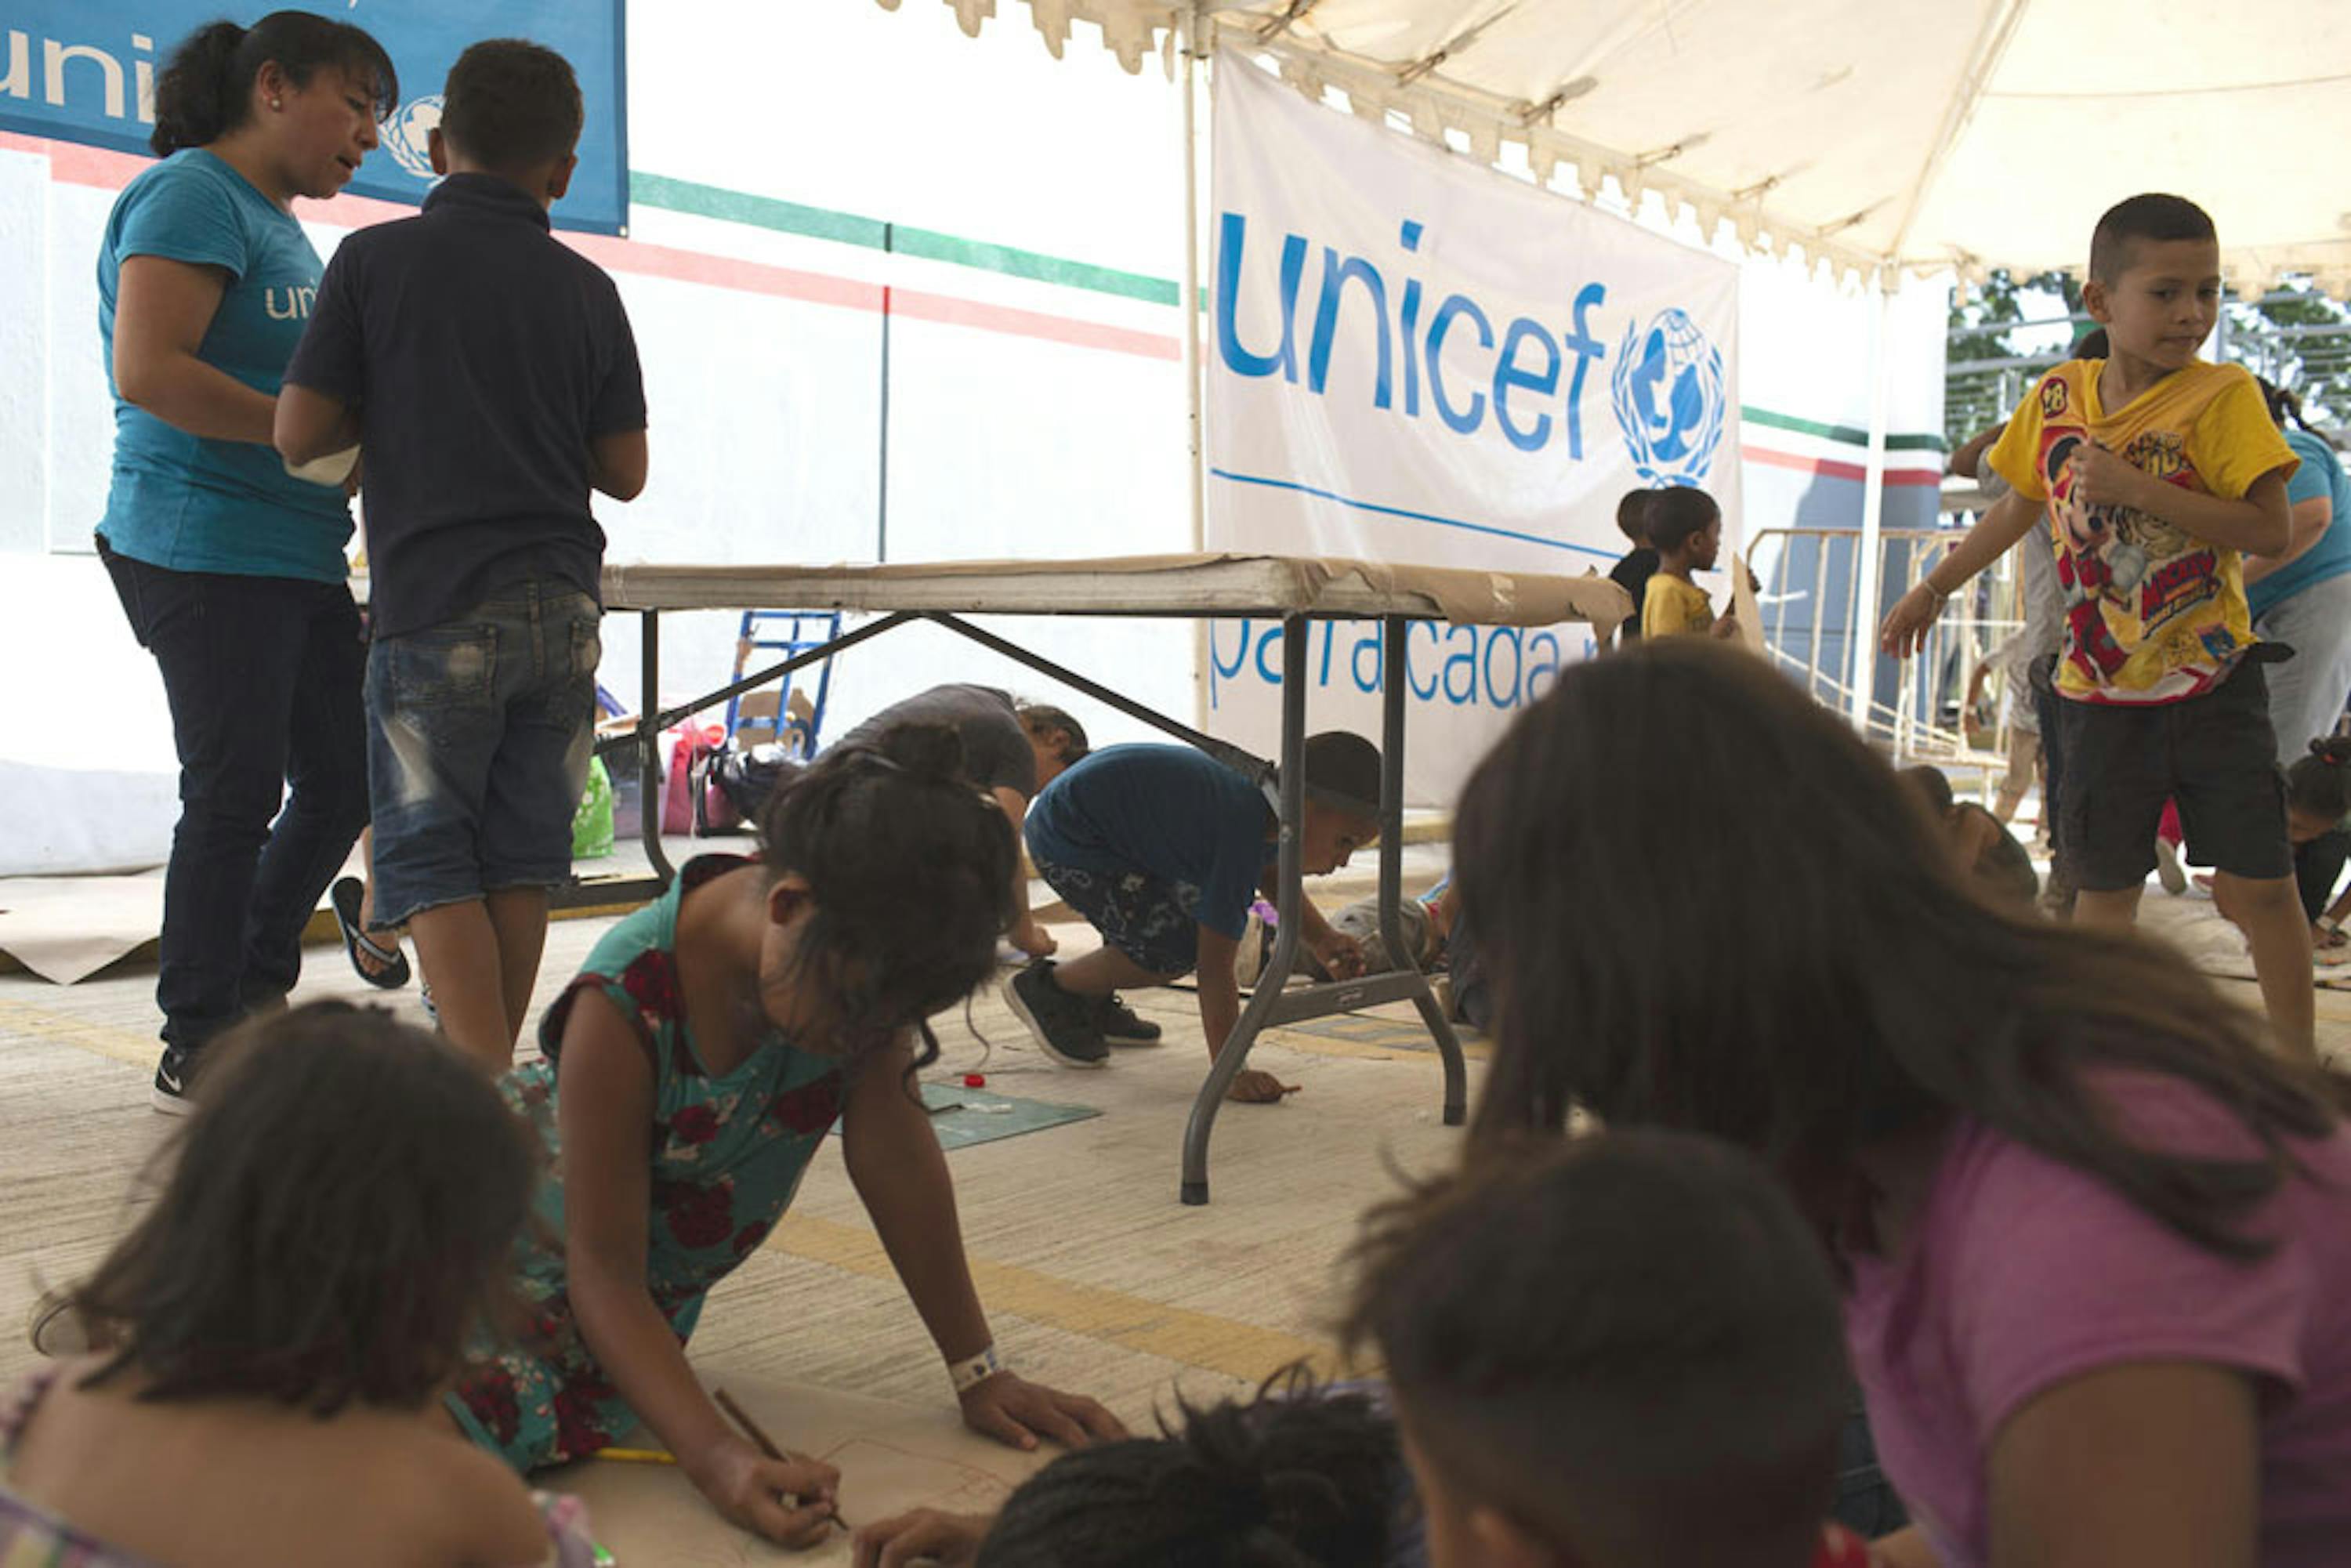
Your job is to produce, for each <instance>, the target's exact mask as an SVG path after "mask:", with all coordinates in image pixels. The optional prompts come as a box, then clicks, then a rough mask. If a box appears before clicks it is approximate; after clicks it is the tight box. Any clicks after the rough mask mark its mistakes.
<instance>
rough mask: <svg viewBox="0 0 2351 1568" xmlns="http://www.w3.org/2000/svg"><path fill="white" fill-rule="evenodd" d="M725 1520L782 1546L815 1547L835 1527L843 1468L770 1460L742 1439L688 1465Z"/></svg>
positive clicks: (814, 1462) (697, 1484) (689, 1472)
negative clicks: (834, 1506)
mask: <svg viewBox="0 0 2351 1568" xmlns="http://www.w3.org/2000/svg"><path fill="white" fill-rule="evenodd" d="M686 1473H687V1475H688V1476H689V1477H690V1478H691V1479H693V1481H694V1484H695V1487H696V1488H698V1489H699V1490H701V1492H702V1495H703V1496H704V1497H706V1498H708V1499H709V1500H710V1506H711V1507H713V1508H715V1509H716V1510H717V1511H719V1513H720V1515H721V1516H723V1517H724V1518H725V1519H726V1522H728V1523H729V1524H732V1525H734V1526H735V1527H736V1528H737V1529H738V1530H747V1531H750V1532H751V1533H752V1534H754V1535H759V1536H764V1537H766V1538H767V1539H768V1540H769V1541H772V1542H776V1543H777V1544H778V1545H780V1546H814V1545H816V1544H818V1543H819V1542H821V1541H823V1540H824V1539H825V1538H826V1537H827V1536H828V1535H830V1534H831V1531H832V1522H833V1521H832V1500H833V1495H834V1493H835V1491H836V1490H838V1489H839V1487H840V1485H841V1472H840V1471H839V1470H837V1469H833V1467H831V1465H828V1464H825V1463H823V1462H821V1461H820V1460H817V1459H771V1458H768V1457H767V1456H766V1455H765V1454H762V1453H761V1452H759V1450H758V1449H757V1448H753V1447H752V1446H751V1445H750V1444H748V1443H747V1442H744V1441H742V1440H741V1439H739V1438H737V1439H734V1440H731V1441H729V1442H727V1443H726V1444H724V1445H722V1446H720V1447H719V1448H714V1449H712V1450H711V1451H710V1453H709V1454H708V1455H706V1456H705V1457H704V1458H701V1459H699V1460H697V1461H696V1462H695V1463H694V1464H691V1465H689V1466H688V1467H686Z"/></svg>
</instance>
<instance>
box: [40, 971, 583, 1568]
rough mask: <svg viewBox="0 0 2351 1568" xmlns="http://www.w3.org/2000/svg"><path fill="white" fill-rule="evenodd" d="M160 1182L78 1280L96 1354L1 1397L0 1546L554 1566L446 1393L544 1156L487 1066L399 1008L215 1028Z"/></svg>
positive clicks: (330, 1008)
mask: <svg viewBox="0 0 2351 1568" xmlns="http://www.w3.org/2000/svg"><path fill="white" fill-rule="evenodd" d="M216 1049H217V1050H218V1051H219V1052H220V1056H219V1057H218V1058H217V1059H216V1060H215V1061H214V1065H213V1066H212V1067H210V1068H209V1069H207V1071H208V1073H209V1074H210V1076H208V1077H207V1079H206V1092H205V1095H204V1100H203V1101H202V1103H200V1104H199V1106H198V1108H197V1110H196V1112H195V1114H194V1115H193V1117H192V1118H191V1119H190V1120H189V1121H188V1122H187V1123H186V1124H185V1126H186V1132H185V1134H184V1136H183V1138H182V1139H181V1140H179V1142H178V1143H177V1144H176V1145H173V1151H172V1152H174V1153H175V1154H176V1158H177V1163H176V1165H175V1166H174V1167H173V1169H172V1177H171V1180H170V1182H169V1183H168V1184H167V1185H166V1186H165V1187H164V1189H163V1192H162V1197H160V1198H159V1199H158V1200H157V1202H156V1203H155V1205H154V1207H152V1208H150V1209H149V1210H148V1211H147V1213H146V1215H145V1217H144V1218H142V1219H141V1221H140V1222H139V1224H138V1226H137V1227H136V1228H134V1229H133V1230H132V1231H131V1234H130V1235H129V1236H128V1237H126V1238H125V1239H123V1240H122V1241H121V1242H120V1244H119V1245H118V1246H116V1248H115V1249H114V1250H113V1251H112V1252H111V1253H110V1254H109V1255H108V1256H107V1259H106V1260H105V1261H104V1262H103V1263H101V1264H99V1268H98V1270H97V1272H95V1273H94V1274H92V1275H91V1276H90V1278H89V1281H86V1282H85V1283H84V1284H83V1285H82V1286H81V1287H80V1288H79V1289H78V1291H74V1292H73V1293H72V1296H71V1297H70V1300H69V1303H68V1308H69V1315H70V1316H72V1317H73V1318H76V1319H78V1322H79V1323H80V1324H81V1326H82V1327H83V1328H84V1329H85V1331H86V1332H87V1333H89V1336H90V1338H91V1340H92V1342H93V1343H96V1344H97V1345H98V1346H99V1348H98V1350H97V1351H96V1352H95V1353H94V1354H88V1355H84V1356H80V1357H77V1358H74V1359H71V1360H66V1361H60V1362H57V1363H53V1364H51V1365H49V1366H48V1367H47V1368H45V1369H43V1370H42V1371H41V1372H38V1373H37V1374H35V1375H33V1377H32V1378H31V1380H30V1381H29V1382H27V1383H26V1385H24V1386H23V1387H22V1388H20V1389H19V1390H18V1391H17V1393H16V1395H15V1396H13V1397H12V1398H11V1399H10V1400H9V1401H8V1402H7V1404H6V1406H5V1408H0V1562H5V1563H57V1564H71V1565H74V1568H135V1565H137V1564H141V1563H172V1564H175V1565H176V1568H246V1564H250V1563H340V1564H351V1565H355V1568H356V1565H371V1568H372V1565H377V1564H385V1565H389V1564H403V1565H404V1564H423V1563H436V1564H455V1563H478V1564H503V1565H508V1568H519V1565H520V1564H524V1563H560V1564H562V1565H563V1568H585V1565H586V1564H587V1563H588V1562H589V1561H590V1557H591V1555H592V1552H593V1549H592V1547H591V1546H590V1543H589V1542H588V1539H587V1536H586V1533H585V1521H584V1519H583V1518H582V1517H581V1516H580V1513H579V1508H578V1504H577V1503H576V1502H572V1501H570V1500H560V1501H559V1502H556V1503H554V1504H552V1505H550V1506H549V1507H548V1509H547V1511H546V1513H545V1515H544V1517H542V1513H541V1511H540V1510H538V1509H536V1508H534V1507H533V1506H532V1500H531V1498H530V1496H529V1494H528V1492H526V1491H525V1490H524V1489H523V1487H522V1485H521V1483H520V1482H518V1481H517V1479H515V1477H514V1476H513V1475H512V1474H511V1473H510V1472H508V1471H507V1469H505V1468H504V1467H503V1466H501V1465H499V1464H498V1463H496V1461H495V1460H494V1459H492V1458H489V1457H488V1456H487V1455H485V1454H483V1453H480V1452H478V1451H477V1450H475V1448H473V1447H472V1446H471V1445H469V1444H467V1443H465V1442H464V1441H463V1440H461V1439H460V1438H459V1437H458V1436H457V1434H456V1433H455V1430H454V1429H452V1427H451V1426H450V1424H449V1422H448V1419H447V1418H446V1416H444V1414H443V1413H442V1410H441V1406H440V1399H439V1396H440V1393H441V1390H442V1389H443V1387H444V1386H445V1385H446V1384H447V1382H448V1380H449V1379H450V1378H451V1377H452V1376H453V1375H455V1372H456V1370H457V1367H458V1364H459V1362H460V1360H461V1358H462V1356H463V1354H464V1352H465V1342H466V1337H467V1335H468V1333H469V1332H473V1331H475V1330H477V1329H481V1330H485V1331H491V1330H494V1329H495V1328H496V1327H497V1326H502V1325H500V1324H499V1323H498V1320H499V1319H501V1318H503V1317H505V1316H506V1315H507V1314H506V1313H505V1312H503V1311H502V1310H501V1308H502V1304H503V1303H504V1302H506V1301H507V1292H506V1291H505V1289H504V1281H505V1277H506V1270H507V1256H508V1253H509V1251H510V1249H512V1247H513V1245H514V1241H515V1237H516V1235H517V1232H518V1231H519V1230H520V1228H522V1225H523V1221H524V1218H525V1217H526V1216H527V1215H528V1212H529V1205H530V1192H531V1184H532V1181H533V1179H534V1176H535V1175H536V1173H537V1169H538V1160H537V1156H536V1155H535V1153H534V1151H533V1150H532V1149H531V1148H530V1146H529V1145H528V1143H526V1142H525V1141H524V1138H523V1136H522V1132H521V1129H520V1128H519V1127H517V1125H516V1124H515V1122H514V1119H513V1118H512V1117H511V1116H509V1115H507V1111H506V1108H505V1106H504V1105H503V1104H501V1103H499V1100H498V1095H497V1092H496V1090H495V1089H493V1088H492V1087H491V1085H490V1083H489V1082H488V1081H487V1080H486V1079H485V1078H483V1076H482V1074H481V1073H480V1072H479V1071H477V1070H476V1069H475V1068H474V1067H472V1066H471V1065H469V1064H468V1063H467V1062H466V1061H465V1059H464V1058H463V1057H461V1056H459V1055H458V1054H457V1053H456V1052H455V1051H453V1050H451V1049H450V1048H449V1047H447V1046H445V1045H444V1044H442V1043H441V1042H440V1041H438V1040H434V1038H433V1037H432V1036H431V1035H428V1034H425V1033H423V1031H422V1030H414V1029H410V1028H408V1027H406V1026H404V1025H402V1024H399V1023H396V1022H394V1021H393V1020H392V1018H391V1016H390V1015H389V1014H387V1013H383V1012H379V1011H366V1012H361V1011H355V1010H353V1009H350V1008H348V1007H345V1006H343V1005H341V1004H340V1003H334V1002H320V1003H317V1004H315V1005H313V1006H310V1007H306V1008H301V1009H297V1010H295V1011H294V1012H291V1013H288V1014H287V1015H286V1016H284V1017H282V1018H280V1019H276V1020H274V1021H272V1022H270V1023H267V1024H264V1025H259V1026H254V1027H248V1028H247V1029H246V1030H243V1031H241V1032H240V1033H238V1034H235V1035H232V1036H228V1037H225V1038H224V1039H223V1040H221V1041H220V1043H219V1045H218V1047H217V1048H216Z"/></svg>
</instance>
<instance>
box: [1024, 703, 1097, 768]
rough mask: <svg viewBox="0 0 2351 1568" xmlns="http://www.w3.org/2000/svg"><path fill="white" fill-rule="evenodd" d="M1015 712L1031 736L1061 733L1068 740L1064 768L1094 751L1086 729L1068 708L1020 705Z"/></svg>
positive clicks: (1045, 705)
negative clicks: (1087, 737)
mask: <svg viewBox="0 0 2351 1568" xmlns="http://www.w3.org/2000/svg"><path fill="white" fill-rule="evenodd" d="M1013 711H1014V712H1015V713H1016V714H1017V715H1019V719H1020V727H1021V728H1022V729H1024V730H1027V731H1028V732H1029V734H1031V735H1052V734H1054V733H1056V732H1059V733H1060V734H1061V735H1062V736H1064V737H1067V738H1068V740H1069V744H1068V745H1067V746H1064V747H1061V761H1062V764H1063V765H1064V766H1067V765H1068V764H1070V763H1072V762H1080V761H1082V760H1084V758H1085V756H1086V753H1088V752H1090V751H1092V749H1093V746H1092V742H1090V741H1088V740H1087V739H1086V727H1085V726H1084V725H1081V724H1080V723H1079V722H1078V721H1077V719H1076V717H1075V716H1072V715H1071V713H1070V711H1069V710H1068V709H1067V708H1058V707H1055V706H1053V705H1052V704H1050V703H1018V704H1015V705H1014V708H1013Z"/></svg>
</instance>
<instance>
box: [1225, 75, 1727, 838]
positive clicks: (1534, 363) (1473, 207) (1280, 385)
mask: <svg viewBox="0 0 2351 1568" xmlns="http://www.w3.org/2000/svg"><path fill="white" fill-rule="evenodd" d="M1209 246H1210V254H1211V257H1212V262H1211V278H1212V283H1213V288H1212V299H1211V304H1210V311H1209V319H1208V322H1207V327H1206V329H1205V334H1204V335H1205V338H1206V342H1205V344H1204V349H1203V357H1204V359H1205V361H1206V362H1207V382H1208V420H1207V469H1208V480H1207V497H1208V519H1207V542H1208V545H1209V547H1210V548H1211V549H1246V550H1258V551H1271V552H1275V553H1280V554H1285V555H1310V556H1348V557H1356V558H1360V559H1370V560H1388V561H1397V562H1405V563H1411V564H1416V565H1426V566H1450V567H1470V568H1491V569H1493V570H1515V571H1540V572H1552V573H1562V574H1567V575H1576V576H1580V575H1582V574H1583V573H1584V572H1586V571H1589V570H1593V569H1594V568H1595V567H1597V568H1598V569H1600V570H1605V569H1606V567H1607V565H1608V564H1609V563H1610V562H1611V561H1613V560H1614V559H1616V558H1617V557H1618V556H1620V555H1622V554H1624V552H1625V549H1626V546H1625V541H1624V539H1623V538H1622V537H1621V536H1620V535H1618V534H1617V532H1616V531H1615V528H1614V526H1613V525H1614V515H1615V502H1616V498H1617V497H1619V496H1621V495H1622V494H1623V493H1624V492H1625V491H1626V490H1628V489H1635V488H1641V487H1655V486H1669V485H1692V486H1702V487H1704V488H1705V489H1707V490H1708V491H1709V492H1710V493H1711V494H1713V495H1714V497H1716V499H1717V500H1719V502H1720V503H1721V504H1722V507H1723V510H1724V513H1725V515H1726V516H1727V517H1729V518H1732V519H1736V518H1738V517H1740V515H1741V508H1740V465H1739V462H1738V454H1739V450H1740V432H1739V405H1738V399H1737V396H1736V390H1735V389H1736V388H1737V386H1738V384H1739V382H1738V338H1739V267H1737V265H1736V264H1734V263H1731V262H1729V261H1726V260H1723V259H1722V258H1720V257H1719V256H1711V255H1708V254H1707V253H1705V252H1703V251H1698V250H1695V249H1692V248H1690V247H1689V246H1684V245H1680V244H1677V243H1676V242H1674V241H1672V240H1669V239H1666V238H1662V237H1660V236H1659V235H1655V234H1651V233H1648V232H1646V231H1645V230H1643V229H1640V228H1637V227H1635V225H1632V224H1629V223H1625V222H1624V221H1622V220H1621V219H1617V218H1614V217H1610V216H1608V215H1606V214H1603V213H1601V212H1598V211H1596V210H1594V209H1593V208H1592V207H1589V206H1585V205H1583V204H1578V203H1575V202H1572V201H1568V200H1566V199H1564V198H1562V197H1560V196H1558V195H1554V194H1552V193H1549V192H1545V191H1541V190H1539V189H1537V188H1535V187H1533V186H1531V185H1529V184H1527V183H1524V182H1523V181H1519V180H1512V179H1510V178H1507V177H1505V176H1503V175H1500V174H1498V173H1496V172H1493V171H1492V170H1490V169H1487V168H1484V167H1481V166H1480V165H1479V164H1477V163H1475V162H1470V161H1468V160H1467V159H1463V158H1458V157H1456V156H1453V155H1451V154H1449V153H1447V152H1443V151H1441V150H1440V149H1437V148H1435V147H1431V146H1428V145H1426V144H1425V143H1422V142H1418V141H1412V140H1411V139H1409V138H1406V137H1401V136H1397V135H1395V134H1394V133H1393V132H1392V131H1387V130H1385V129H1384V128H1383V127H1381V126H1378V125H1375V124H1372V123H1369V122H1367V121H1365V120H1360V119H1357V118H1354V117H1352V116H1349V115H1345V114H1341V113H1337V112H1335V111H1333V110H1328V109H1325V108H1322V107H1321V106H1319V105H1316V104H1313V103H1310V102H1308V101H1307V100H1305V99H1302V98H1301V97H1300V96H1299V95H1298V94H1296V93H1295V92H1292V91H1290V89H1287V88H1285V87H1284V86H1282V85H1281V83H1280V82H1279V81H1278V80H1276V79H1275V78H1272V77H1270V76H1269V75H1267V74H1266V73H1265V72H1263V71H1261V70H1259V68H1256V67H1255V66H1252V65H1250V64H1249V63H1248V62H1247V61H1246V60H1243V59H1241V58H1239V57H1237V56H1234V55H1230V54H1227V55H1223V56H1220V57H1218V59H1217V113H1216V121H1215V172H1214V179H1213V191H1212V200H1211V202H1210V218H1209ZM1377 630H1378V629H1377V627H1376V625H1374V624H1372V623H1363V624H1360V625H1342V626H1339V627H1336V628H1332V627H1318V628H1317V629H1316V630H1315V632H1314V641H1313V652H1314V658H1313V661H1312V666H1313V667H1312V670H1311V678H1312V679H1313V681H1314V683H1315V684H1314V689H1313V690H1312V692H1311V694H1310V695H1309V698H1308V702H1309V714H1310V721H1309V722H1310V723H1311V724H1312V725H1313V726H1315V727H1331V726H1333V725H1341V724H1343V725H1345V726H1347V727H1353V728H1358V729H1361V730H1363V731H1364V733H1366V734H1369V735H1373V736H1376V735H1377V734H1378V733H1379V695H1378V691H1379V687H1378V679H1379V667H1380V660H1379V658H1378V652H1377V642H1376V637H1377ZM1274 632H1275V628H1274V627H1273V626H1271V625H1270V624H1268V623H1264V622H1258V623H1249V622H1230V623H1221V624H1218V625H1217V626H1216V627H1215V628H1213V630H1212V631H1211V632H1210V636H1209V645H1210V646H1209V651H1210V656H1211V661H1212V662H1211V666H1210V670H1209V672H1208V674H1209V682H1210V685H1209V693H1208V701H1209V713H1208V718H1209V724H1210V727H1212V728H1214V729H1215V730H1217V732H1218V733H1220V734H1223V735H1226V736H1228V737H1231V738H1233V739H1234V740H1236V741H1238V742H1239V743H1240V744H1242V745H1245V746H1251V747H1257V748H1259V749H1260V750H1264V751H1267V752H1269V753H1270V751H1271V750H1272V749H1273V747H1274V743H1275V740H1276V737H1277V736H1278V734H1279V730H1278V728H1277V726H1278V723H1279V717H1280V692H1279V687H1278V685H1277V684H1276V682H1275V679H1274V677H1275V676H1276V674H1278V673H1279V670H1280V660H1279V656H1278V652H1277V650H1278V643H1277V642H1275V641H1272V640H1270V639H1271V638H1272V637H1273V634H1274ZM1587 642H1588V633H1587V632H1586V631H1585V629H1584V628H1583V627H1580V626H1576V627H1562V628H1557V629H1554V630H1552V631H1543V632H1519V631H1516V630H1512V629H1510V628H1473V627H1445V626H1434V627H1431V626H1421V625H1416V626H1415V627H1414V628H1413V630H1412V632H1410V633H1409V634H1408V636H1407V638H1406V650H1407V653H1408V655H1409V661H1408V669H1409V678H1410V681H1411V690H1412V705H1413V711H1412V714H1411V716H1410V733H1411V734H1412V736H1413V745H1412V747H1411V750H1410V753H1409V755H1408V757H1407V758H1406V762H1405V785H1406V789H1407V792H1408V796H1409V798H1410V799H1412V800H1423V801H1426V800H1449V799H1451V798H1452V796H1453V794H1454V792H1455V789H1457V787H1458V784H1459V783H1460V781H1461V779H1463V778H1464V777H1466V774H1467V771H1468V768H1469V766H1470V765H1471V763H1472V762H1474V760H1475V759H1476V758H1477V757H1478V756H1479V755H1480V754H1481V753H1482V752H1483V751H1484V749H1485V748H1486V747H1487V746H1488V745H1489V744H1490V743H1491V742H1492V740H1493V739H1494V737H1496V736H1497V735H1498V734H1499V732H1500V730H1501V727H1503V726H1504V725H1505V724H1507V723H1508V722H1509V720H1510V716H1512V715H1513V714H1514V713H1515V712H1516V711H1517V709H1518V708H1519V707H1520V706H1521V705H1522V704H1523V703H1524V702H1526V701H1527V700H1529V699H1531V697H1533V696H1535V695H1540V693H1541V689H1542V688H1543V687H1544V686H1545V685H1548V684H1549V682H1550V679H1551V675H1552V670H1553V669H1554V668H1555V667H1556V666H1557V665H1558V664H1560V663H1562V661H1563V660H1565V659H1571V658H1574V657H1577V656H1580V655H1581V653H1582V651H1583V648H1584V646H1585V644H1586V643H1587Z"/></svg>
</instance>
